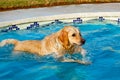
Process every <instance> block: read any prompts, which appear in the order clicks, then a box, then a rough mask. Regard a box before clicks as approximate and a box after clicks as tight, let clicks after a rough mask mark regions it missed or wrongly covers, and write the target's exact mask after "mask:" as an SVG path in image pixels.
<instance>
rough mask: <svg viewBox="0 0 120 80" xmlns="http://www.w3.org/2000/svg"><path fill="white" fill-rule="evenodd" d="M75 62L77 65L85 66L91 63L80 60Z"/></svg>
mask: <svg viewBox="0 0 120 80" xmlns="http://www.w3.org/2000/svg"><path fill="white" fill-rule="evenodd" d="M76 62H77V63H79V64H85V65H89V64H91V62H89V61H81V60H77V61H76Z"/></svg>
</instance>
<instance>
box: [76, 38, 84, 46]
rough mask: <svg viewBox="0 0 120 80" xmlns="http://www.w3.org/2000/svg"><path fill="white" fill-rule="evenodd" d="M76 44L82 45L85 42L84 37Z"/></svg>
mask: <svg viewBox="0 0 120 80" xmlns="http://www.w3.org/2000/svg"><path fill="white" fill-rule="evenodd" d="M74 44H75V45H78V46H82V45H84V44H85V40H84V39H82V40H81V41H80V42H79V43H74Z"/></svg>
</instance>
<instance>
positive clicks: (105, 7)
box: [0, 3, 120, 27]
mask: <svg viewBox="0 0 120 80" xmlns="http://www.w3.org/2000/svg"><path fill="white" fill-rule="evenodd" d="M89 13H90V15H95V13H98V14H96V16H102V15H104V13H105V15H109V16H110V15H111V16H119V17H120V15H119V14H120V3H104V4H80V5H68V6H56V7H45V8H32V9H19V10H11V11H4V12H0V27H1V26H6V25H10V24H13V22H15V23H16V24H17V23H18V22H20V23H22V21H24V20H25V19H26V20H27V21H32V20H33V18H34V19H37V17H41V19H43V18H44V17H45V18H48V17H50V18H52V17H51V16H54V18H55V17H58V16H56V15H61V14H66V15H67V14H69V16H72V17H73V16H74V15H75V16H76V15H78V14H81V15H78V16H82V15H87V14H89ZM92 13H93V14H92ZM101 13H102V15H100V14H101ZM108 13H111V14H108ZM70 14H71V15H70ZM66 15H65V16H66ZM65 16H63V15H61V16H60V17H65ZM76 17H77V16H76ZM54 18H53V19H54ZM66 18H67V17H66ZM31 19H32V20H31ZM39 19H40V18H39ZM37 20H38V19H37Z"/></svg>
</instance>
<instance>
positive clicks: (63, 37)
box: [58, 29, 70, 49]
mask: <svg viewBox="0 0 120 80" xmlns="http://www.w3.org/2000/svg"><path fill="white" fill-rule="evenodd" d="M58 39H59V40H60V41H61V42H62V45H63V47H64V48H65V49H68V47H69V45H70V43H69V39H68V32H67V31H65V30H64V29H63V30H61V32H60V35H59V36H58Z"/></svg>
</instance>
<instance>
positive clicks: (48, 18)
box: [0, 12, 120, 28]
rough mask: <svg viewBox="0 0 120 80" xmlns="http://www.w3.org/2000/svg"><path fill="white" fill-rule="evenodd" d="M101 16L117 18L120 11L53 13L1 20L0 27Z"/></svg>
mask: <svg viewBox="0 0 120 80" xmlns="http://www.w3.org/2000/svg"><path fill="white" fill-rule="evenodd" d="M100 16H102V17H104V18H105V19H110V20H117V19H118V18H120V12H86V13H85V12H84V13H71V14H60V15H52V16H38V17H32V18H26V19H19V20H13V21H5V22H0V28H2V27H6V26H10V25H17V24H23V23H30V22H41V24H42V23H45V22H50V21H53V20H55V19H59V20H66V21H67V20H69V19H74V18H78V17H79V18H82V19H83V21H85V20H90V19H95V18H98V17H100ZM71 22H72V21H71ZM20 28H22V27H20Z"/></svg>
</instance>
